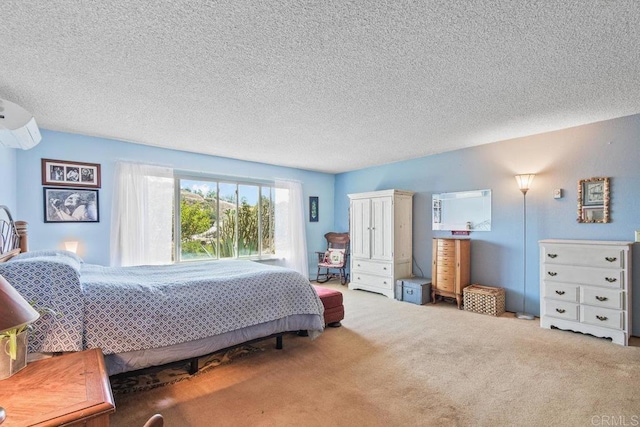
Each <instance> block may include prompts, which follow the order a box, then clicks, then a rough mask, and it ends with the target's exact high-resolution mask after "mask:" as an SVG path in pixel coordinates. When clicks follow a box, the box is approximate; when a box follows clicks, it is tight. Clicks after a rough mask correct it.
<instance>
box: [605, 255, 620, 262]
mask: <svg viewBox="0 0 640 427" xmlns="http://www.w3.org/2000/svg"><path fill="white" fill-rule="evenodd" d="M604 259H606V260H607V261H609V262H615V260H617V259H618V258H616V257H614V256H606V257H604Z"/></svg>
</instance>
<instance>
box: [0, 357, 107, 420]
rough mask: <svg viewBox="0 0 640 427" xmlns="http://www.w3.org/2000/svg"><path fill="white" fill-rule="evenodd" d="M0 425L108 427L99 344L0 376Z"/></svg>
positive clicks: (104, 373)
mask: <svg viewBox="0 0 640 427" xmlns="http://www.w3.org/2000/svg"><path fill="white" fill-rule="evenodd" d="M0 406H2V407H4V408H5V410H6V412H7V419H6V420H5V421H4V423H2V426H1V427H9V426H53V425H56V426H57V425H63V424H64V425H69V426H78V425H83V426H87V427H107V426H109V414H111V413H113V412H115V410H116V407H115V404H114V401H113V395H112V393H111V385H110V384H109V376H108V375H107V371H106V369H105V365H104V357H103V355H102V351H101V350H100V349H92V350H85V351H81V352H77V353H69V354H65V355H63V356H55V357H51V358H48V359H43V360H39V361H37V362H31V363H29V364H28V365H27V367H26V368H24V369H23V370H22V371H20V372H18V373H17V374H15V375H14V376H12V377H11V378H7V379H4V380H1V381H0Z"/></svg>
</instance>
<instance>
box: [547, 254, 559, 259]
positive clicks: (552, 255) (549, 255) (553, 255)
mask: <svg viewBox="0 0 640 427" xmlns="http://www.w3.org/2000/svg"><path fill="white" fill-rule="evenodd" d="M547 256H548V257H549V258H555V257H557V256H558V254H547Z"/></svg>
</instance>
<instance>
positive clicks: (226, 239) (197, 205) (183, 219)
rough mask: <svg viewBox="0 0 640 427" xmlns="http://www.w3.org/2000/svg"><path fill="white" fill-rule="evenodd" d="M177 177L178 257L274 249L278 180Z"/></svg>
mask: <svg viewBox="0 0 640 427" xmlns="http://www.w3.org/2000/svg"><path fill="white" fill-rule="evenodd" d="M176 181H177V184H178V185H177V186H176V189H177V194H176V200H177V202H178V203H176V206H179V209H178V210H177V212H176V218H179V220H178V221H176V224H177V226H176V229H175V232H174V246H175V248H176V254H178V256H176V260H177V261H194V260H205V259H221V258H262V257H270V256H272V255H274V254H275V243H274V206H275V200H274V198H275V189H274V186H273V184H262V183H250V182H232V181H223V180H216V179H210V178H200V177H198V178H191V177H180V176H177V177H176ZM178 225H179V226H178Z"/></svg>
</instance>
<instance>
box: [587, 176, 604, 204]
mask: <svg viewBox="0 0 640 427" xmlns="http://www.w3.org/2000/svg"><path fill="white" fill-rule="evenodd" d="M602 205H604V180H593V181H591V180H584V181H583V182H582V206H602Z"/></svg>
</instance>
